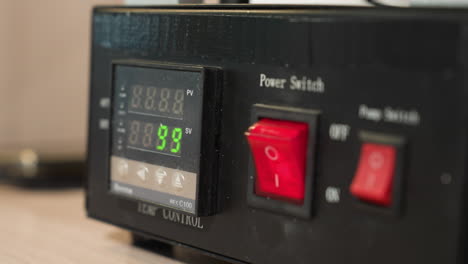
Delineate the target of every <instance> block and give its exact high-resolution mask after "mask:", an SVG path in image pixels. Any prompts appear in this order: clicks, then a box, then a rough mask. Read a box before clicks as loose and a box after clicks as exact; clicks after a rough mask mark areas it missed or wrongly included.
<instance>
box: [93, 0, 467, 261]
mask: <svg viewBox="0 0 468 264" xmlns="http://www.w3.org/2000/svg"><path fill="white" fill-rule="evenodd" d="M223 8H224V7H219V6H217V7H205V6H200V7H199V6H192V7H188V8H187V7H157V8H152V7H141V8H133V7H132V8H131V7H118V8H115V7H114V8H105V7H102V8H97V9H96V10H95V12H94V18H93V42H92V48H93V53H92V54H93V58H92V73H91V86H92V87H91V103H90V126H89V127H90V136H89V152H88V153H89V160H88V162H89V173H88V183H87V209H88V213H89V215H90V216H91V217H93V218H96V219H100V220H103V221H106V222H110V223H113V224H116V225H118V226H122V227H125V228H127V229H129V230H130V231H131V232H134V233H137V234H144V235H145V236H148V238H152V239H162V238H163V239H164V241H170V242H174V243H177V244H183V245H186V246H190V247H193V248H195V249H198V250H202V251H205V252H208V254H210V255H216V256H218V257H221V258H224V259H225V260H228V261H233V262H235V263H252V264H283V263H291V264H304V263H323V264H342V263H349V264H357V263H359V264H374V263H379V264H395V263H399V264H420V263H424V264H440V263H447V264H461V263H466V262H467V258H466V256H468V255H467V254H466V253H464V252H465V251H466V250H465V248H466V243H465V240H466V238H467V235H468V234H467V233H466V231H464V230H467V228H466V223H467V222H468V221H467V220H466V217H465V215H466V213H465V211H466V210H465V209H464V208H466V203H465V201H468V199H467V197H466V195H467V192H466V186H467V185H466V175H467V173H466V167H467V162H466V160H467V155H466V153H467V144H466V142H467V135H468V128H467V125H466V120H468V117H467V113H468V111H467V106H466V103H465V102H466V101H467V98H466V97H467V95H468V88H467V85H466V84H467V83H468V81H467V75H466V74H464V73H465V72H466V69H467V68H468V56H467V54H468V50H467V47H468V46H467V45H465V44H466V40H467V39H468V31H467V30H465V29H466V28H468V22H467V20H466V15H467V14H466V13H467V12H466V11H460V12H459V14H460V16H458V15H456V14H453V15H452V14H451V11H448V10H446V11H443V12H440V11H437V10H435V9H434V10H430V11H428V10H414V9H399V10H398V11H396V10H390V9H372V8H362V9H359V8H358V9H356V8H346V7H343V8H339V9H335V8H333V7H327V8H315V7H299V6H296V7H291V8H285V7H279V8H278V9H274V7H272V6H262V7H255V6H251V5H247V6H245V7H243V6H242V7H239V6H229V7H225V8H226V9H223ZM435 17H437V18H435ZM103 102H107V104H105V103H103ZM106 121H108V126H106Z"/></svg>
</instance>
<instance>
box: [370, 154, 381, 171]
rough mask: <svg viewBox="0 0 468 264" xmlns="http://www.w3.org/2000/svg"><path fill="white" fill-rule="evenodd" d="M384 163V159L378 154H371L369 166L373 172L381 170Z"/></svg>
mask: <svg viewBox="0 0 468 264" xmlns="http://www.w3.org/2000/svg"><path fill="white" fill-rule="evenodd" d="M384 162H385V159H384V157H383V155H382V153H380V152H372V154H371V155H370V156H369V165H370V166H371V168H372V169H374V170H378V169H380V168H382V166H383V164H384Z"/></svg>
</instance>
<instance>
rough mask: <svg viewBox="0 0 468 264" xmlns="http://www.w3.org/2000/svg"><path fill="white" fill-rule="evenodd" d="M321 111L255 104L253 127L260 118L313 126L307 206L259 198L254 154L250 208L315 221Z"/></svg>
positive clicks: (307, 168) (309, 135) (307, 166)
mask: <svg viewBox="0 0 468 264" xmlns="http://www.w3.org/2000/svg"><path fill="white" fill-rule="evenodd" d="M319 116H320V111H318V110H312V109H303V108H292V107H283V106H275V105H265V104H254V105H253V107H252V114H251V124H254V123H256V122H257V121H258V120H260V118H271V119H279V120H285V121H296V122H304V123H307V124H308V125H309V128H308V140H307V142H308V143H307V144H308V145H307V156H306V163H305V164H306V172H305V184H304V185H305V190H304V202H303V203H302V204H294V203H291V202H287V201H283V200H280V199H275V198H270V197H262V196H258V195H256V194H255V180H256V168H255V162H254V160H253V156H252V154H250V157H249V167H248V184H247V202H248V204H249V206H251V207H253V208H258V209H264V210H267V211H270V212H274V213H280V214H284V215H290V216H295V217H300V218H305V219H308V218H311V217H312V215H313V196H314V187H315V167H316V160H317V159H316V155H315V154H316V144H317V141H318V139H317V138H318V132H317V131H318V120H319Z"/></svg>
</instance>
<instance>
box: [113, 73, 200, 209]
mask: <svg viewBox="0 0 468 264" xmlns="http://www.w3.org/2000/svg"><path fill="white" fill-rule="evenodd" d="M113 86H114V87H113V98H112V106H113V112H112V144H111V145H112V150H111V152H112V157H111V159H110V163H111V166H110V167H111V175H110V179H111V185H110V189H111V191H112V192H114V193H116V194H119V195H124V196H130V197H132V198H135V199H139V200H144V201H148V202H153V203H156V204H160V205H165V206H167V207H171V208H175V209H179V210H183V211H186V212H194V211H195V210H196V193H197V177H198V174H199V163H200V148H201V129H202V105H203V89H202V88H203V85H202V73H201V72H200V71H189V70H186V71H185V70H178V69H176V70H175V69H162V68H153V67H150V66H148V67H144V66H130V65H116V66H114V83H113Z"/></svg>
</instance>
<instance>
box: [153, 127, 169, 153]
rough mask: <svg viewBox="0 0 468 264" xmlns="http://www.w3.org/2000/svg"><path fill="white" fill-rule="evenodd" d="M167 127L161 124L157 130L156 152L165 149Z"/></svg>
mask: <svg viewBox="0 0 468 264" xmlns="http://www.w3.org/2000/svg"><path fill="white" fill-rule="evenodd" d="M167 130H168V129H167V126H165V125H163V124H161V126H159V128H158V142H157V143H156V149H157V150H164V149H165V148H166V137H167Z"/></svg>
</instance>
